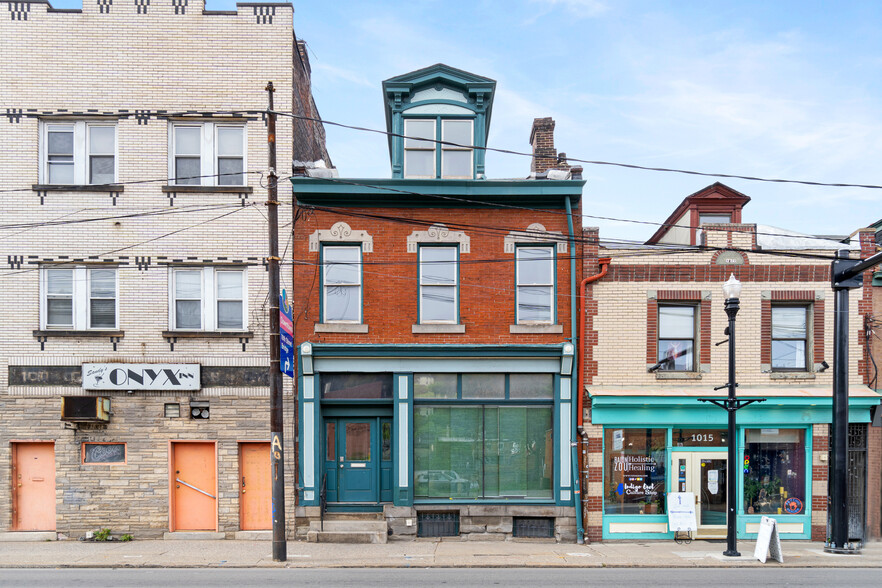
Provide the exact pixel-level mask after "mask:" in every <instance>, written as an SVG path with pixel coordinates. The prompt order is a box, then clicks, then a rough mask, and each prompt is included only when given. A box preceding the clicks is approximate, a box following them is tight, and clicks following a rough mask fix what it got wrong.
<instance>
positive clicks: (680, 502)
mask: <svg viewBox="0 0 882 588" xmlns="http://www.w3.org/2000/svg"><path fill="white" fill-rule="evenodd" d="M668 530H669V531H674V532H681V533H686V532H694V531H696V530H698V525H697V524H696V522H695V494H694V493H692V492H668Z"/></svg>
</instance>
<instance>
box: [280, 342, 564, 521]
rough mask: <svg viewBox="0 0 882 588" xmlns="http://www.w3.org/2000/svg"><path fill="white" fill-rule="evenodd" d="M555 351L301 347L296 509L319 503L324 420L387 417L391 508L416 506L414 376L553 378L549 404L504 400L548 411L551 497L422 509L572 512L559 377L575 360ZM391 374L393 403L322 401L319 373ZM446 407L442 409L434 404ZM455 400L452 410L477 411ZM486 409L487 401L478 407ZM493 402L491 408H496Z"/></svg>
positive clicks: (471, 347)
mask: <svg viewBox="0 0 882 588" xmlns="http://www.w3.org/2000/svg"><path fill="white" fill-rule="evenodd" d="M565 346H567V348H568V349H571V347H572V346H571V344H570V343H568V342H562V343H560V344H557V345H339V344H322V343H311V342H304V343H302V344H301V345H300V346H299V347H298V366H299V371H298V390H299V394H298V399H297V402H298V406H299V423H298V425H299V426H298V431H299V441H300V454H299V459H298V472H299V476H298V486H299V490H300V492H301V494H300V498H301V501H300V504H301V505H303V506H316V505H318V504H319V503H320V493H321V480H322V474H323V470H322V467H323V465H325V464H324V461H323V446H322V439H323V437H322V434H323V433H322V431H323V426H324V422H325V419H326V418H336V419H343V418H345V419H355V418H365V417H384V416H386V415H389V416H391V419H392V435H393V442H392V464H391V479H392V500H391V502H392V503H393V504H394V505H396V506H410V505H412V504H414V486H413V477H414V454H413V453H414V452H413V439H414V433H413V416H414V392H413V390H414V373H433V372H446V373H546V374H551V375H553V377H554V378H553V382H554V397H553V400H552V399H550V398H549V399H548V400H547V401H533V400H517V399H508V398H507V396H508V394H506V399H505V400H504V401H503V402H504V403H509V402H512V403H516V404H518V405H528V406H529V405H537V406H538V405H546V406H549V407H552V406H553V415H554V417H553V435H552V443H553V454H554V463H553V465H552V468H553V472H552V474H553V476H554V484H553V485H552V488H553V492H554V494H553V496H549V497H548V498H544V499H511V500H505V499H501V500H500V499H489V500H460V501H456V500H449V499H437V500H420V501H418V503H419V504H453V503H461V504H532V505H558V506H573V500H574V497H573V487H572V467H571V464H570V460H569V453H570V444H571V437H572V432H573V431H572V419H573V410H572V405H573V402H572V400H573V396H572V386H573V379H572V377H571V376H570V375H569V372H567V375H563V376H562V375H561V373H562V372H563V371H565V370H571V369H572V367H571V366H572V365H573V362H572V355H571V353H570V354H569V355H566V356H565V355H564V347H565ZM358 372H373V373H378V372H382V373H390V374H392V380H393V391H392V398H391V399H383V400H358V401H349V400H339V399H328V400H322V398H321V393H320V385H321V378H322V374H323V373H358ZM435 402H436V403H437V402H440V403H442V404H443V403H446V402H447V401H444V400H441V401H435ZM481 403H482V401H470V400H463V399H459V400H457V401H456V402H455V404H459V405H469V404H481ZM483 403H484V404H487V401H483ZM495 403H496V402H495V401H491V402H490V404H495Z"/></svg>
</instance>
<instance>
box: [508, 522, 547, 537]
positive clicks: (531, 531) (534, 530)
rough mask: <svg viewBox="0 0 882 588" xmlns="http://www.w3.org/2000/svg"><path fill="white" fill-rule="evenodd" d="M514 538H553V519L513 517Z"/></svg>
mask: <svg viewBox="0 0 882 588" xmlns="http://www.w3.org/2000/svg"><path fill="white" fill-rule="evenodd" d="M512 535H513V536H514V537H535V538H543V539H548V538H552V537H554V519H552V518H546V517H542V518H534V517H514V520H513V521H512Z"/></svg>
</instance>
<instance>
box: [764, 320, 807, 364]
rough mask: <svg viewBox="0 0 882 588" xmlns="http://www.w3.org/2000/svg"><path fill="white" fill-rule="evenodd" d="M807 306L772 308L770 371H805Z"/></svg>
mask: <svg viewBox="0 0 882 588" xmlns="http://www.w3.org/2000/svg"><path fill="white" fill-rule="evenodd" d="M808 310H809V307H808V306H790V305H780V306H772V369H773V370H783V371H786V370H793V371H804V370H806V358H807V357H808V355H807V354H808V351H807V350H808V345H807V342H808Z"/></svg>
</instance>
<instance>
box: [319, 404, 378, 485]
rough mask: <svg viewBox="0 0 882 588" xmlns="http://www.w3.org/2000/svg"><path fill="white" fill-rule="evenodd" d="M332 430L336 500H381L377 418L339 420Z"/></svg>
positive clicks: (329, 442) (329, 446) (329, 447)
mask: <svg viewBox="0 0 882 588" xmlns="http://www.w3.org/2000/svg"><path fill="white" fill-rule="evenodd" d="M328 429H329V428H328V427H327V426H326V430H328ZM330 429H331V430H333V431H334V432H335V437H336V439H335V443H334V451H335V454H336V455H335V457H336V459H335V460H334V462H335V464H336V472H337V475H336V490H337V492H336V494H337V502H379V483H378V482H379V464H380V456H379V455H377V451H376V449H377V445H378V444H377V419H336V422H335V423H334V426H333V427H330ZM328 449H331V441H330V439H328Z"/></svg>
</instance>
